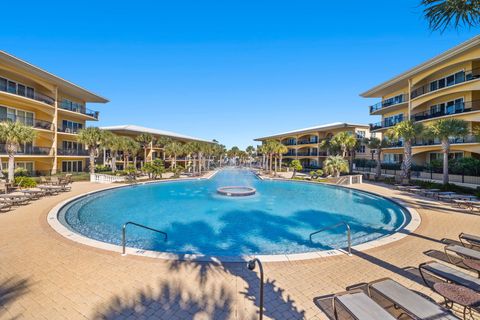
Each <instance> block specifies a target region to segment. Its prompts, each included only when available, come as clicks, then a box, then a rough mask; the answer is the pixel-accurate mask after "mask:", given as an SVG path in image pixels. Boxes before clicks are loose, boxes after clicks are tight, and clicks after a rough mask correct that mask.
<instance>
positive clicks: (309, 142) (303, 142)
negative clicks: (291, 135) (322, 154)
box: [297, 139, 318, 144]
mask: <svg viewBox="0 0 480 320" xmlns="http://www.w3.org/2000/svg"><path fill="white" fill-rule="evenodd" d="M315 143H318V139H314V140H300V141H298V143H297V144H315Z"/></svg>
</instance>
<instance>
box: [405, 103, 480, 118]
mask: <svg viewBox="0 0 480 320" xmlns="http://www.w3.org/2000/svg"><path fill="white" fill-rule="evenodd" d="M475 110H480V100H476V101H467V102H461V103H456V104H453V105H451V106H445V107H444V108H442V109H436V110H428V111H424V112H419V113H415V114H413V115H411V116H410V119H411V120H413V121H422V120H427V119H433V118H438V117H443V116H448V115H452V114H462V113H465V112H470V111H475Z"/></svg>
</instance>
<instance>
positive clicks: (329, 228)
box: [310, 221, 352, 256]
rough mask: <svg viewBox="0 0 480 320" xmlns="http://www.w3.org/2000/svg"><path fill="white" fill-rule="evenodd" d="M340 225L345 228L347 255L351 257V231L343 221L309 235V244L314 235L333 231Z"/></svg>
mask: <svg viewBox="0 0 480 320" xmlns="http://www.w3.org/2000/svg"><path fill="white" fill-rule="evenodd" d="M341 225H345V227H347V241H348V255H349V256H351V255H352V237H351V229H350V225H349V224H348V223H346V222H345V221H342V222H339V223H337V224H334V225H331V226H328V227H326V228H323V229H320V230H318V231H315V232H312V233H310V242H313V241H312V236H314V235H316V234H317V233H320V232H324V231H327V230H331V229H335V228H338V227H339V226H341Z"/></svg>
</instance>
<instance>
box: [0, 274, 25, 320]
mask: <svg viewBox="0 0 480 320" xmlns="http://www.w3.org/2000/svg"><path fill="white" fill-rule="evenodd" d="M30 286H31V281H30V280H28V279H21V278H18V277H10V278H8V279H7V280H5V281H3V282H2V283H0V317H1V316H2V314H3V312H4V308H8V306H9V304H10V303H12V302H13V301H14V300H16V299H18V298H19V297H20V296H22V295H23V294H25V293H27V291H28V288H29V287H30ZM20 316H21V315H20V314H19V315H18V316H14V317H13V318H11V319H16V318H18V317H20Z"/></svg>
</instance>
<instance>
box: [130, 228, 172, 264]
mask: <svg viewBox="0 0 480 320" xmlns="http://www.w3.org/2000/svg"><path fill="white" fill-rule="evenodd" d="M129 224H132V225H134V226H137V227H140V228H144V229H147V230H150V231H154V232H158V233H161V234H163V235H164V236H165V241H167V240H168V235H167V233H166V232H163V231H160V230H157V229H153V228H150V227H147V226H144V225H143V224H138V223H136V222H132V221H128V222H127V223H125V224H124V225H123V227H122V248H123V249H122V256H126V255H127V254H126V253H125V245H126V242H127V241H126V237H127V225H129Z"/></svg>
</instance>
